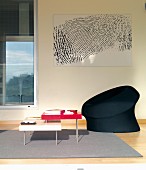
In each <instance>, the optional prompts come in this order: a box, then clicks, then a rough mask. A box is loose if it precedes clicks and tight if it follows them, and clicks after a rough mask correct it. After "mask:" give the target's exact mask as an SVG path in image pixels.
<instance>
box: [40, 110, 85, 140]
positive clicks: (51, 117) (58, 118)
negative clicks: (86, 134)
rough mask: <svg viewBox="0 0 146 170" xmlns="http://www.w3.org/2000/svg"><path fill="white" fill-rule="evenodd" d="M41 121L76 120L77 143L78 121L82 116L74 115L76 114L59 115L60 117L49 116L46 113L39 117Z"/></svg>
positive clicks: (79, 114)
mask: <svg viewBox="0 0 146 170" xmlns="http://www.w3.org/2000/svg"><path fill="white" fill-rule="evenodd" d="M41 119H42V120H46V121H49V120H62V119H63V120H65V119H66V120H67V119H75V120H76V140H77V143H78V136H79V134H78V119H82V114H81V113H76V114H60V115H50V114H48V113H45V112H44V113H43V114H42V115H41Z"/></svg>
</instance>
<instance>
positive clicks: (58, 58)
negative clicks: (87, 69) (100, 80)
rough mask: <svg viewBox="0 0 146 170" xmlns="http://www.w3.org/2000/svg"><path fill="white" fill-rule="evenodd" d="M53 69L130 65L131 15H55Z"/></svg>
mask: <svg viewBox="0 0 146 170" xmlns="http://www.w3.org/2000/svg"><path fill="white" fill-rule="evenodd" d="M53 38H54V39H53V43H54V44H53V52H54V60H55V64H56V65H57V66H129V65H131V54H132V52H131V50H132V25H131V15H122V14H97V15H55V16H54V31H53Z"/></svg>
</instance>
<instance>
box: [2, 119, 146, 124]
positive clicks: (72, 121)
mask: <svg viewBox="0 0 146 170" xmlns="http://www.w3.org/2000/svg"><path fill="white" fill-rule="evenodd" d="M21 121H22V120H2V121H0V125H7V124H10V125H13V124H19V123H20V122H21ZM137 121H138V123H139V124H146V119H137ZM62 122H63V123H64V124H66V123H67V124H68V123H70V124H74V123H75V121H74V120H65V121H64V120H62ZM78 124H79V125H84V124H86V120H85V119H81V120H78Z"/></svg>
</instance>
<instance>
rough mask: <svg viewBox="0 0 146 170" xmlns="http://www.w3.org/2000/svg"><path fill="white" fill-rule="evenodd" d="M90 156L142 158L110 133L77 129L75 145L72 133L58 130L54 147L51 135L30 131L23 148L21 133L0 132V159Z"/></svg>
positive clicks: (53, 133)
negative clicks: (56, 142)
mask: <svg viewBox="0 0 146 170" xmlns="http://www.w3.org/2000/svg"><path fill="white" fill-rule="evenodd" d="M93 157H94V158H116V157H142V155H141V154H140V153H138V152H137V151H136V150H134V149H133V148H132V147H130V146H129V145H128V144H126V143H125V142H124V141H122V140H121V139H120V138H118V137H117V136H116V135H115V134H113V133H99V132H91V131H87V130H79V142H78V143H77V142H76V137H75V130H62V131H60V132H58V145H56V144H55V132H34V133H33V134H29V133H27V139H26V145H24V144H23V132H19V131H15V130H14V131H13V130H11V131H9V130H8V131H2V130H1V131H0V158H1V159H7V158H10V159H14V158H18V159H21V158H22V159H30V158H31V159H35V158H39V159H41V158H93Z"/></svg>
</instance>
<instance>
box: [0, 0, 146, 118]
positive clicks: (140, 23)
mask: <svg viewBox="0 0 146 170" xmlns="http://www.w3.org/2000/svg"><path fill="white" fill-rule="evenodd" d="M144 4H145V0H38V107H37V108H35V109H26V110H25V109H23V110H21V109H19V110H0V120H12V119H13V120H21V119H23V118H24V117H25V116H28V115H32V116H35V115H41V113H42V112H43V111H44V110H46V109H50V108H61V109H78V110H80V109H81V107H82V104H83V103H84V102H85V101H86V100H87V99H88V98H90V97H91V96H93V95H95V94H97V93H100V92H102V91H104V90H107V89H109V88H112V87H115V86H119V85H125V84H126V85H132V86H134V87H135V88H136V89H137V90H138V91H139V92H140V95H141V97H140V99H139V101H138V103H137V105H136V116H137V118H139V119H146V107H145V104H146V90H145V89H146V10H145V8H144ZM54 14H131V15H132V30H133V48H132V66H130V67H56V66H55V65H54V61H53V15H54Z"/></svg>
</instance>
